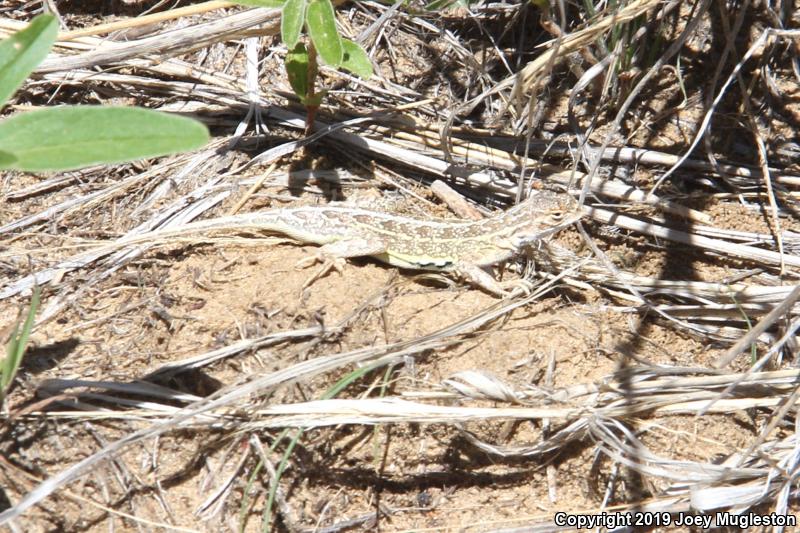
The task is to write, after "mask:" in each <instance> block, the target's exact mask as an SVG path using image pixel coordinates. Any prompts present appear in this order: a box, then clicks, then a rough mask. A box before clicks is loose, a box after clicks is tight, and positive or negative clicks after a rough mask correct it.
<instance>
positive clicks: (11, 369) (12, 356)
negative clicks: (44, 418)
mask: <svg viewBox="0 0 800 533" xmlns="http://www.w3.org/2000/svg"><path fill="white" fill-rule="evenodd" d="M40 294H41V292H40V290H39V287H35V288H34V289H33V296H31V306H30V308H29V309H28V316H26V317H25V323H24V324H23V325H22V330H21V331H20V329H19V323H17V324H16V325H15V326H14V331H13V332H12V334H11V340H10V341H9V342H8V344H7V345H6V357H5V359H3V361H2V364H1V365H0V397H2V396H3V394H4V393H5V392H6V390H8V387H9V386H10V385H11V382H12V381H13V380H14V376H16V375H17V371H18V370H19V365H20V364H21V363H22V356H23V355H25V349H26V348H27V347H28V338H29V337H30V335H31V330H32V329H33V319H34V318H36V310H37V309H38V308H39V296H40Z"/></svg>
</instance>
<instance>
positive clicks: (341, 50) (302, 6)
mask: <svg viewBox="0 0 800 533" xmlns="http://www.w3.org/2000/svg"><path fill="white" fill-rule="evenodd" d="M235 1H236V3H238V4H243V5H248V6H260V7H280V8H281V40H282V41H283V44H285V45H286V48H288V50H289V53H288V54H287V55H286V60H285V62H284V66H285V67H286V74H287V76H288V78H289V85H291V87H292V90H293V91H294V93H295V94H296V95H297V97H298V98H299V99H300V102H301V103H302V104H303V105H305V106H306V110H307V115H306V134H308V133H310V132H311V129H312V128H313V125H314V117H315V116H316V112H317V109H318V108H319V106H320V104H321V103H322V99H323V98H324V96H325V91H317V89H316V84H317V77H318V74H319V69H318V57H319V58H321V59H322V61H324V62H325V64H327V65H328V66H330V67H333V68H343V69H345V70H348V71H350V72H352V73H353V74H355V75H356V76H359V77H360V78H363V79H369V77H370V76H372V63H371V62H370V60H369V56H368V55H367V52H366V51H365V50H364V49H363V48H362V47H361V46H360V45H359V44H358V43H356V42H354V41H351V40H349V39H345V38H344V37H342V36H341V35H340V34H339V30H338V29H337V28H336V14H335V12H334V9H333V4H332V3H331V0H235ZM303 28H305V30H306V33H307V34H308V39H307V43H306V42H303V41H301V36H302V33H303Z"/></svg>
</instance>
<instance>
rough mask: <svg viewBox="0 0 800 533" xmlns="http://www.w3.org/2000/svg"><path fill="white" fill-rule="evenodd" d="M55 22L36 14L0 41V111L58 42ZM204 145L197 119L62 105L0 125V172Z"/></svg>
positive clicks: (63, 166)
mask: <svg viewBox="0 0 800 533" xmlns="http://www.w3.org/2000/svg"><path fill="white" fill-rule="evenodd" d="M56 35H57V25H56V19H55V17H53V16H51V15H39V16H38V17H36V18H34V19H33V20H32V21H31V23H30V24H29V25H28V26H27V27H26V28H25V29H23V30H21V31H18V32H16V33H15V34H14V35H12V36H11V37H9V38H7V39H5V40H3V41H0V109H2V108H3V106H5V104H6V103H7V102H8V100H9V99H10V98H11V96H12V95H13V94H14V93H15V92H16V91H17V89H19V87H20V86H21V85H22V84H23V82H24V81H25V80H26V79H27V78H28V76H29V75H30V74H31V72H33V70H34V69H35V68H36V66H37V65H39V63H41V62H42V61H43V60H44V58H45V57H46V56H47V54H48V53H49V52H50V49H51V48H52V47H53V44H54V43H55V41H56ZM207 141H208V130H207V129H206V127H205V126H204V125H203V124H201V123H200V122H198V121H196V120H192V119H189V118H185V117H180V116H176V115H171V114H167V113H160V112H158V111H153V110H150V109H143V108H138V107H112V106H60V107H52V108H46V109H40V110H37V111H29V112H26V113H19V114H17V115H12V116H11V117H10V118H8V119H6V120H3V121H0V169H15V170H26V171H31V172H38V171H45V170H72V169H76V168H81V167H85V166H89V165H96V164H108V163H121V162H124V161H131V160H134V159H142V158H146V157H156V156H161V155H166V154H172V153H175V152H182V151H186V150H192V149H195V148H199V147H200V146H203V145H204V144H205V143H206V142H207Z"/></svg>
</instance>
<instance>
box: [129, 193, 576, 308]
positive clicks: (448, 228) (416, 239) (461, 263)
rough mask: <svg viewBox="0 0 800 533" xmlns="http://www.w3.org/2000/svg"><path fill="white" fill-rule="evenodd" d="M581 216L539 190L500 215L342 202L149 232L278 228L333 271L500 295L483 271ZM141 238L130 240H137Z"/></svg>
mask: <svg viewBox="0 0 800 533" xmlns="http://www.w3.org/2000/svg"><path fill="white" fill-rule="evenodd" d="M580 213H581V211H580V207H579V206H578V204H577V202H575V200H573V199H572V197H570V196H569V195H567V194H563V193H555V192H550V191H540V192H537V193H534V194H533V195H532V196H531V197H529V198H528V199H527V200H525V201H524V202H522V203H520V204H519V205H516V206H514V207H512V208H511V209H509V210H507V211H505V212H503V213H501V214H498V215H496V216H494V217H491V218H486V219H483V220H478V221H455V220H422V219H416V218H411V217H403V216H399V215H392V214H390V213H384V212H381V211H371V210H367V209H360V208H354V207H347V206H313V207H312V206H308V207H294V208H285V209H275V210H271V211H260V212H254V213H247V214H242V215H233V216H229V217H221V218H216V219H210V220H204V221H200V222H195V223H191V224H187V225H185V226H182V227H180V228H176V229H175V230H163V231H157V232H152V233H150V234H149V235H150V237H151V238H154V237H171V236H182V235H187V234H190V233H197V232H206V231H212V230H222V229H229V230H230V229H236V230H242V229H254V230H260V231H266V232H270V233H278V234H282V235H286V236H287V237H290V238H291V239H293V240H296V241H298V242H302V243H309V244H317V245H321V246H322V248H321V250H320V254H319V256H320V257H321V258H326V259H328V260H330V261H331V264H332V266H337V268H340V266H339V265H338V264H334V263H335V262H336V261H338V262H339V263H340V262H341V261H342V259H344V258H351V257H361V256H370V257H374V258H376V259H378V260H379V261H382V262H384V263H387V264H390V265H393V266H396V267H400V268H407V269H413V270H429V271H438V272H452V273H456V274H458V275H461V276H462V277H464V278H465V279H466V280H467V281H468V282H470V283H471V284H473V285H477V286H478V287H480V288H482V289H484V290H487V291H488V292H490V293H492V294H495V295H497V296H505V295H507V294H508V291H507V290H506V287H504V286H503V284H501V283H499V282H497V281H496V280H495V279H494V277H493V276H491V275H490V274H489V273H488V272H486V270H484V269H486V268H488V267H492V266H494V265H498V264H500V263H503V262H505V261H508V260H509V259H511V258H512V257H514V255H516V254H517V253H519V252H520V251H521V250H522V249H524V248H525V247H526V246H529V245H531V244H533V243H535V242H536V241H537V240H540V239H542V238H544V237H547V236H548V235H552V234H553V233H556V232H558V231H559V230H561V229H563V228H565V227H567V226H569V225H571V224H573V223H575V222H576V221H577V220H579V219H580ZM147 235H148V234H144V235H139V236H138V237H136V238H135V239H133V240H134V242H142V241H143V240H145V239H144V238H145V237H147ZM148 240H149V239H148ZM124 243H125V241H124V240H123V241H120V242H119V244H124ZM318 277H319V275H317V276H315V278H314V279H316V278H318Z"/></svg>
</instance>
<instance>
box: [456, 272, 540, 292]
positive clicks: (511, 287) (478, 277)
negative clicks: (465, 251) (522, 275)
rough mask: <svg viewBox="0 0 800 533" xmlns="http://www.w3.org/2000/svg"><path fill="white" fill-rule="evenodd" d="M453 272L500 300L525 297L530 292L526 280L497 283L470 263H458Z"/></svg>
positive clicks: (530, 287)
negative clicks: (519, 296) (518, 296)
mask: <svg viewBox="0 0 800 533" xmlns="http://www.w3.org/2000/svg"><path fill="white" fill-rule="evenodd" d="M455 271H456V273H457V274H458V275H459V276H461V277H462V278H464V279H465V280H466V281H467V283H469V284H470V285H472V286H474V287H477V288H479V289H483V290H485V291H486V292H488V293H491V294H493V295H495V296H499V297H500V298H506V297H511V296H517V295H519V294H523V295H527V294H530V292H531V290H532V286H531V282H530V281H528V280H526V279H512V280H507V281H497V280H496V279H494V277H493V276H492V275H491V274H489V273H488V272H486V271H485V270H484V269H482V268H481V267H479V266H478V265H474V264H471V263H460V264H458V265H457V266H456V269H455Z"/></svg>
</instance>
